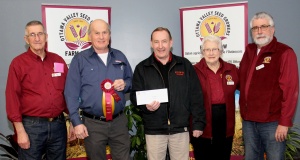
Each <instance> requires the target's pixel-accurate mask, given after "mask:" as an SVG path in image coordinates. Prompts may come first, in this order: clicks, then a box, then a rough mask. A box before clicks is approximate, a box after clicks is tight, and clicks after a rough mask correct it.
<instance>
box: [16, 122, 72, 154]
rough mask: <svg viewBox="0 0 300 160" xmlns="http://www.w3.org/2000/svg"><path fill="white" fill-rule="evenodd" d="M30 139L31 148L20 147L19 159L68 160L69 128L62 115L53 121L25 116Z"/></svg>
mask: <svg viewBox="0 0 300 160" xmlns="http://www.w3.org/2000/svg"><path fill="white" fill-rule="evenodd" d="M23 125H24V128H25V131H26V132H27V134H28V137H29V140H30V148H29V149H22V148H20V147H19V149H18V156H19V157H18V159H19V160H41V159H42V156H43V155H44V154H45V157H46V159H47V160H54V159H55V160H66V145H67V129H66V122H65V119H64V118H63V117H62V118H60V119H56V120H54V121H52V122H48V121H46V120H40V119H38V118H36V119H34V118H30V117H29V118H23Z"/></svg>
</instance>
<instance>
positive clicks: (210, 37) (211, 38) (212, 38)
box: [200, 35, 223, 53]
mask: <svg viewBox="0 0 300 160" xmlns="http://www.w3.org/2000/svg"><path fill="white" fill-rule="evenodd" d="M207 41H211V42H215V43H217V44H218V48H219V50H220V51H221V52H222V51H223V47H222V40H221V38H220V37H219V36H216V35H208V36H205V37H204V38H203V41H202V45H201V46H200V50H201V53H202V52H203V47H204V44H205V43H206V42H207Z"/></svg>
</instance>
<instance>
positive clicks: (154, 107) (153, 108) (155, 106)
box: [146, 101, 160, 111]
mask: <svg viewBox="0 0 300 160" xmlns="http://www.w3.org/2000/svg"><path fill="white" fill-rule="evenodd" d="M159 107H160V103H159V102H158V101H153V102H151V103H150V104H146V108H147V109H148V110H149V111H156V110H157V109H158V108H159Z"/></svg>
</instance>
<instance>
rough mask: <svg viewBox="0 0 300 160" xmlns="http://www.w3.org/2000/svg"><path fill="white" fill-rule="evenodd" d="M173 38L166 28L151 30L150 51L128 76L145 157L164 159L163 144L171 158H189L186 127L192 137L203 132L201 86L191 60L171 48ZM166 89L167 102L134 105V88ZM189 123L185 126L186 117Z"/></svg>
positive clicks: (151, 159) (183, 159)
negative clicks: (139, 114)
mask: <svg viewBox="0 0 300 160" xmlns="http://www.w3.org/2000/svg"><path fill="white" fill-rule="evenodd" d="M172 44H173V41H172V36H171V34H170V31H169V30H168V29H167V28H163V27H158V28H156V29H155V30H154V31H153V32H152V34H151V47H152V49H153V54H152V55H151V56H150V57H149V58H147V59H145V60H143V61H142V62H140V63H139V64H138V65H137V66H136V68H135V71H134V75H133V80H132V92H131V95H130V99H131V101H132V103H133V104H134V105H135V106H137V107H140V108H141V110H142V111H143V121H144V126H145V134H146V144H147V157H148V160H158V159H164V157H165V156H166V150H167V147H168V148H169V152H170V158H171V159H172V160H176V159H177V160H187V159H188V158H189V129H191V130H192V131H193V136H194V137H199V136H201V135H202V133H203V129H204V126H205V110H204V107H203V97H202V90H201V86H200V83H199V79H198V77H197V74H196V72H195V71H194V69H193V66H192V64H191V63H190V62H189V61H188V60H187V59H185V58H182V57H178V56H176V55H174V54H172V52H171V47H172ZM163 88H167V90H168V102H167V103H160V102H158V101H155V100H154V101H153V102H151V103H150V104H146V105H137V103H136V94H135V92H136V91H143V90H153V89H163ZM191 114H192V116H193V122H192V124H193V126H192V128H189V117H190V115H191Z"/></svg>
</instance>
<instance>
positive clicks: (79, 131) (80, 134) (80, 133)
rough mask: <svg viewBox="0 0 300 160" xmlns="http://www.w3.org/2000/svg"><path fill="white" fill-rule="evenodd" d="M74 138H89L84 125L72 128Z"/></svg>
mask: <svg viewBox="0 0 300 160" xmlns="http://www.w3.org/2000/svg"><path fill="white" fill-rule="evenodd" d="M74 132H75V136H76V137H77V138H78V139H84V138H86V137H88V136H89V133H88V131H87V128H86V126H85V125H84V124H79V125H77V126H75V127H74Z"/></svg>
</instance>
